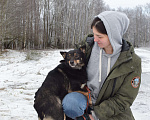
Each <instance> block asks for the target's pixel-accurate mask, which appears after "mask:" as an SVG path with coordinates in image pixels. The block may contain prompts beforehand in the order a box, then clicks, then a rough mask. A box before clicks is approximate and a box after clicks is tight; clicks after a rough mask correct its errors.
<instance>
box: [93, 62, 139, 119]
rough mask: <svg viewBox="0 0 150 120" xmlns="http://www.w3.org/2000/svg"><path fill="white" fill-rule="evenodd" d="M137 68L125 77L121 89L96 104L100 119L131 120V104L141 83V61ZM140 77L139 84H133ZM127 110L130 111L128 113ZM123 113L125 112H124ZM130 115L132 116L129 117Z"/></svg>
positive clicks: (97, 114) (95, 109)
mask: <svg viewBox="0 0 150 120" xmlns="http://www.w3.org/2000/svg"><path fill="white" fill-rule="evenodd" d="M136 68H137V69H136V70H135V71H133V72H131V73H129V74H128V75H126V77H125V78H124V81H123V83H122V85H121V87H120V88H119V90H118V91H117V92H116V93H115V94H114V96H112V97H110V98H109V99H107V100H104V101H103V102H101V103H100V104H99V105H96V106H94V112H95V114H96V116H97V118H99V119H100V120H131V116H132V115H129V114H131V111H130V106H131V105H132V103H133V101H134V100H135V98H136V96H137V94H138V91H139V86H140V83H141V62H140V63H139V65H137V67H136ZM136 77H138V79H139V84H138V86H133V85H132V80H133V79H134V78H136ZM127 111H130V112H129V113H127ZM122 113H123V114H122ZM129 117H130V118H129Z"/></svg>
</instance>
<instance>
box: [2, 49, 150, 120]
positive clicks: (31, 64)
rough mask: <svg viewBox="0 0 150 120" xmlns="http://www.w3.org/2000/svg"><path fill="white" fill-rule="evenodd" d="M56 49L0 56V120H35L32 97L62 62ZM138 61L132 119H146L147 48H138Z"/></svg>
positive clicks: (149, 115) (149, 108)
mask: <svg viewBox="0 0 150 120" xmlns="http://www.w3.org/2000/svg"><path fill="white" fill-rule="evenodd" d="M59 51H60V50H51V51H32V52H31V53H30V54H29V52H23V51H22V52H19V51H13V50H9V51H8V52H6V53H4V54H2V55H1V56H0V120H37V113H36V112H35V110H34V108H33V100H34V94H35V92H36V91H37V89H38V88H39V87H40V86H41V84H42V82H43V80H44V79H45V77H46V75H47V73H48V72H49V71H50V70H51V69H53V68H54V67H56V66H57V65H58V64H59V61H60V60H61V59H62V57H61V55H60V54H59ZM136 53H137V54H138V55H139V56H140V57H141V58H142V70H143V73H142V84H141V87H140V91H139V94H138V97H137V98H136V100H135V102H134V103H133V106H132V107H131V108H132V111H133V114H134V116H135V119H136V120H142V119H144V120H150V103H149V98H150V88H149V86H150V82H149V81H148V80H149V79H148V78H150V49H148V48H139V49H136Z"/></svg>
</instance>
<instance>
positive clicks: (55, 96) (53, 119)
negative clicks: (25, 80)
mask: <svg viewBox="0 0 150 120" xmlns="http://www.w3.org/2000/svg"><path fill="white" fill-rule="evenodd" d="M60 53H61V55H62V56H63V58H64V60H61V61H60V63H61V64H59V65H58V66H57V67H56V68H55V69H54V70H52V71H50V72H49V73H48V75H47V77H46V79H45V81H44V82H43V84H42V86H41V87H40V88H39V89H38V91H37V92H36V93H35V100H34V108H35V110H36V111H37V113H38V118H39V120H64V119H65V117H64V112H63V109H62V104H61V103H62V100H63V98H64V96H65V95H66V94H67V93H69V92H70V91H83V85H85V84H86V82H87V74H86V69H85V62H84V61H85V58H84V54H85V48H84V47H81V48H79V49H76V50H71V51H69V52H60Z"/></svg>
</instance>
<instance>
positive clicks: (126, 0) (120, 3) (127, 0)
mask: <svg viewBox="0 0 150 120" xmlns="http://www.w3.org/2000/svg"><path fill="white" fill-rule="evenodd" d="M104 2H105V3H106V4H108V5H109V6H110V8H115V9H117V8H118V7H122V8H126V7H128V8H134V7H135V6H137V5H145V4H146V3H150V0H104Z"/></svg>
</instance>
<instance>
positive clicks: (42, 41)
mask: <svg viewBox="0 0 150 120" xmlns="http://www.w3.org/2000/svg"><path fill="white" fill-rule="evenodd" d="M105 10H115V9H111V8H110V7H109V6H108V5H106V4H105V2H104V1H103V0H0V53H1V52H2V51H3V50H4V49H16V50H22V49H26V50H31V49H50V48H52V49H55V48H59V49H68V48H73V47H74V45H75V44H77V43H79V42H80V41H81V40H83V39H85V37H86V35H87V34H89V33H92V31H91V28H90V25H91V22H92V20H93V18H94V16H95V15H97V14H99V13H100V12H102V11H105ZM117 11H121V12H124V13H126V14H127V16H128V17H129V19H130V25H129V29H128V31H127V32H126V34H125V35H124V39H125V40H127V41H130V42H131V43H132V44H133V45H134V47H149V46H150V3H147V4H146V5H144V6H136V7H135V8H121V7H120V8H118V9H117Z"/></svg>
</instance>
